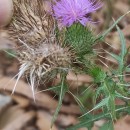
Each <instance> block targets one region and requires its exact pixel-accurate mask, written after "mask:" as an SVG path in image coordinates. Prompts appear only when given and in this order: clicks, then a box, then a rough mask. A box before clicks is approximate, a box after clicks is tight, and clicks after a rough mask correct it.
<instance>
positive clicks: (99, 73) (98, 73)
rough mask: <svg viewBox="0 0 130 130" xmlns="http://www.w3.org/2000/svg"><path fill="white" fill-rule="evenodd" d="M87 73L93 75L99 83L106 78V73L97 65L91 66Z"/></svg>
mask: <svg viewBox="0 0 130 130" xmlns="http://www.w3.org/2000/svg"><path fill="white" fill-rule="evenodd" d="M89 74H90V75H91V76H92V77H93V79H94V81H95V82H96V83H100V82H102V81H104V79H105V78H106V73H105V72H104V71H103V70H102V69H101V68H99V67H97V66H96V67H91V68H90V70H89Z"/></svg>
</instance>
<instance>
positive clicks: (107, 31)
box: [95, 11, 130, 40]
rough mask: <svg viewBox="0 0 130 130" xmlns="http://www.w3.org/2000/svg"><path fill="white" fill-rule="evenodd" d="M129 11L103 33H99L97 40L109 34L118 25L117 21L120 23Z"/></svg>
mask: <svg viewBox="0 0 130 130" xmlns="http://www.w3.org/2000/svg"><path fill="white" fill-rule="evenodd" d="M129 13H130V11H128V12H127V13H126V14H124V15H122V16H121V17H119V18H118V19H117V20H116V21H115V22H114V24H113V25H112V26H111V27H110V28H109V29H108V30H106V31H105V32H104V33H103V34H101V35H99V36H98V37H97V38H96V39H95V40H99V39H101V40H103V39H104V38H105V37H106V36H107V34H108V33H109V32H110V31H111V30H112V29H113V28H114V27H115V26H116V25H117V23H119V22H120V21H121V20H122V19H123V18H124V17H125V16H126V15H127V14H129Z"/></svg>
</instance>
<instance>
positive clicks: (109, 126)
mask: <svg viewBox="0 0 130 130" xmlns="http://www.w3.org/2000/svg"><path fill="white" fill-rule="evenodd" d="M99 130H114V127H113V122H112V121H108V122H106V123H105V124H103V126H102V127H101V128H100V129H99Z"/></svg>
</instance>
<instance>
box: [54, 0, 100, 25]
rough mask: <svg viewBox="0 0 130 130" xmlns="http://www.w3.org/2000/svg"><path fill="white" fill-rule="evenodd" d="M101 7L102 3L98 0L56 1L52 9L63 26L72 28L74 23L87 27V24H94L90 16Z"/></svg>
mask: <svg viewBox="0 0 130 130" xmlns="http://www.w3.org/2000/svg"><path fill="white" fill-rule="evenodd" d="M101 6H102V4H101V2H99V1H98V2H96V0H55V4H54V5H52V8H53V12H54V16H55V18H56V19H57V20H58V21H59V22H60V23H61V24H62V25H63V26H71V25H72V24H73V23H74V22H80V23H81V24H82V25H84V26H86V23H87V22H92V19H91V18H90V16H89V14H90V13H93V12H95V11H96V10H98V9H99V8H101Z"/></svg>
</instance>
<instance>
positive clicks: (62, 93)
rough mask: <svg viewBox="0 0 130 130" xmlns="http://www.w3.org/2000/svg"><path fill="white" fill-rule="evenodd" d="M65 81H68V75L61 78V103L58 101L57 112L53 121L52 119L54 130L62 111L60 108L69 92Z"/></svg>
mask: <svg viewBox="0 0 130 130" xmlns="http://www.w3.org/2000/svg"><path fill="white" fill-rule="evenodd" d="M65 79H66V75H64V76H62V77H61V90H60V95H59V101H58V106H57V108H56V111H55V113H54V116H53V119H52V122H51V128H52V126H53V124H54V122H55V120H56V118H57V116H58V113H59V111H60V108H61V106H62V100H63V98H64V95H65V93H66V92H67V91H68V87H67V85H66V84H65Z"/></svg>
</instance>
